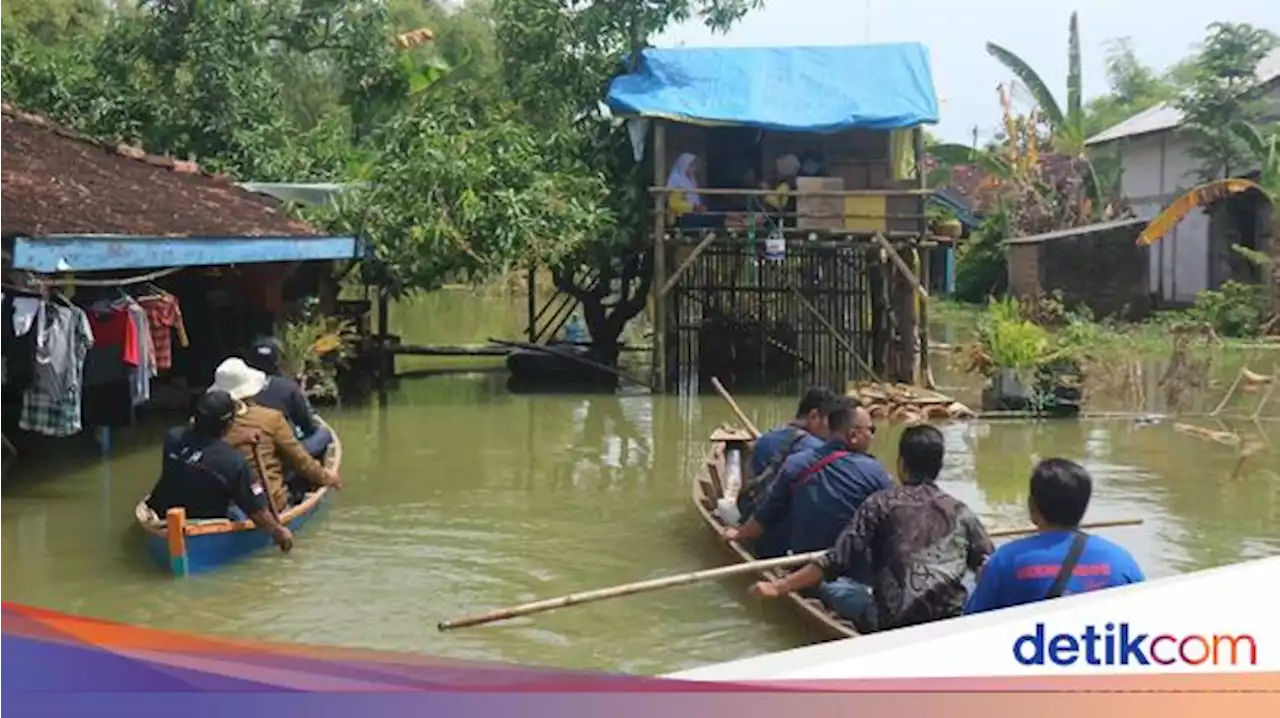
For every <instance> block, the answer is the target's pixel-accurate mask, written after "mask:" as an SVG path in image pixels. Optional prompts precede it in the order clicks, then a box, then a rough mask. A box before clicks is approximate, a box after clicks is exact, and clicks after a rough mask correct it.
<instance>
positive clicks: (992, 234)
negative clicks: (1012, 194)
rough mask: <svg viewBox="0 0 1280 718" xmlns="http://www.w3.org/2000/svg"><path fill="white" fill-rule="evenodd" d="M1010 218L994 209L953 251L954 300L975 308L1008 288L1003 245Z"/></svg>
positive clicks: (1006, 263)
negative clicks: (967, 238) (954, 257)
mask: <svg viewBox="0 0 1280 718" xmlns="http://www.w3.org/2000/svg"><path fill="white" fill-rule="evenodd" d="M1008 221H1009V215H1008V213H1007V212H1006V211H1005V210H1004V209H1003V208H996V209H995V210H994V211H992V212H990V213H988V214H987V216H986V217H984V218H983V220H982V225H981V226H980V227H979V228H978V229H977V230H976V231H975V232H974V233H973V235H972V236H971V237H970V238H969V240H968V241H966V242H963V243H961V244H960V245H959V248H958V249H957V250H956V288H955V298H956V299H957V300H959V301H962V302H971V303H974V304H978V303H981V302H984V301H986V299H987V298H988V297H993V296H1001V295H1003V294H1004V293H1005V291H1006V290H1007V289H1008V286H1009V265H1008V261H1007V259H1006V258H1005V251H1004V244H1003V243H1004V241H1005V240H1006V239H1008V238H1009V228H1008Z"/></svg>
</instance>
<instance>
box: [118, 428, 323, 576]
mask: <svg viewBox="0 0 1280 718" xmlns="http://www.w3.org/2000/svg"><path fill="white" fill-rule="evenodd" d="M316 421H317V422H319V423H320V424H322V425H324V426H329V425H328V424H326V423H325V422H324V420H323V419H321V418H320V417H318V416H317V417H316ZM329 430H330V431H331V432H333V442H332V443H330V444H329V448H328V449H327V450H326V451H325V455H324V459H323V462H322V463H323V464H324V465H325V468H328V469H332V470H334V471H338V470H339V469H340V468H341V467H342V440H341V439H340V438H338V432H336V431H333V428H332V427H330V428H329ZM332 495H333V492H332V491H330V490H329V488H328V487H321V488H319V489H317V490H315V491H311V492H309V493H308V494H307V495H306V496H305V497H304V498H303V500H302V501H301V502H299V503H298V504H296V505H294V506H290V507H289V508H288V509H286V510H285V512H284V513H283V514H281V515H280V522H281V523H283V524H284V525H286V526H288V527H289V530H290V531H293V532H297V531H298V529H300V528H302V526H303V525H304V524H305V523H307V521H308V520H309V519H311V518H312V517H314V516H316V515H317V514H318V513H319V512H320V510H321V509H322V508H323V507H324V506H325V504H326V503H327V502H328V501H329V498H330V497H331V496H332ZM148 498H150V494H148V495H147V496H144V497H142V500H141V501H139V502H138V505H137V506H136V507H135V508H134V518H135V519H136V520H137V522H138V526H139V527H140V528H141V529H142V531H143V533H144V534H145V535H146V542H147V552H148V553H150V554H151V557H152V558H153V559H155V562H156V563H157V564H159V565H160V567H161V568H163V569H165V570H167V571H169V572H171V573H173V574H174V575H175V576H186V575H189V574H192V573H202V572H205V571H209V570H211V569H215V568H218V567H219V566H222V565H223V564H226V563H230V562H232V561H235V560H236V559H239V558H243V557H245V556H247V555H249V554H251V553H253V552H254V551H258V550H259V549H263V548H266V547H268V546H271V545H272V541H271V537H270V536H269V535H268V534H267V533H266V532H265V531H259V530H257V527H256V526H255V525H254V522H253V521H252V520H245V521H233V520H231V519H197V520H187V518H186V512H185V511H183V510H182V509H176V508H175V509H170V511H169V516H157V515H156V512H154V511H152V510H151V507H149V506H147V499H148Z"/></svg>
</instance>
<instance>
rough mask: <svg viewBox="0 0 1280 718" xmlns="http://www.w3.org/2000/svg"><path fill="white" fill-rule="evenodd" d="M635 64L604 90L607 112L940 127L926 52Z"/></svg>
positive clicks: (803, 126) (707, 120)
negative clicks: (607, 89) (637, 66)
mask: <svg viewBox="0 0 1280 718" xmlns="http://www.w3.org/2000/svg"><path fill="white" fill-rule="evenodd" d="M641 58H642V59H641V63H640V66H639V68H638V70H637V71H636V72H635V73H633V74H628V75H622V76H620V77H617V78H615V79H614V81H613V83H612V84H611V85H610V87H609V96H608V105H609V109H610V110H612V111H613V112H615V113H618V114H620V115H639V116H641V117H659V118H666V119H670V120H675V121H678V122H686V123H695V124H698V123H701V124H728V125H745V126H750V127H760V128H763V129H769V130H781V131H790V132H836V131H840V130H847V129H853V128H859V127H860V128H869V129H877V130H890V129H898V128H904V127H914V126H916V125H920V124H932V123H936V122H937V121H938V96H937V93H935V92H934V88H933V75H932V73H931V72H930V69H929V51H928V50H927V49H926V48H925V47H924V46H923V45H920V44H918V43H901V44H888V45H851V46H833V47H767V48H748V47H736V48H649V49H647V50H644V51H643V54H642V56H641Z"/></svg>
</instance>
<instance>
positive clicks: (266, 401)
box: [245, 337, 333, 459]
mask: <svg viewBox="0 0 1280 718" xmlns="http://www.w3.org/2000/svg"><path fill="white" fill-rule="evenodd" d="M245 363H246V364H248V365H249V366H251V367H253V368H254V369H257V370H258V371H261V372H265V373H266V374H267V377H268V378H267V383H266V386H264V387H263V388H262V391H260V392H258V393H257V394H256V395H254V397H253V401H254V403H255V404H258V405H259V406H265V407H267V408H268V409H275V410H276V411H278V412H280V413H281V414H284V416H285V418H286V419H288V420H289V424H291V425H292V426H293V433H294V435H295V436H297V437H298V441H299V442H301V443H302V445H303V446H304V447H305V448H306V450H307V453H308V454H311V455H312V456H313V457H315V458H317V459H318V458H320V456H321V455H323V454H324V452H325V449H328V448H329V444H331V443H333V434H332V433H331V432H330V431H329V429H328V427H325V426H322V425H321V424H320V423H319V422H317V421H316V417H315V414H313V413H312V412H311V403H310V402H308V401H307V395H306V394H305V393H304V392H303V391H302V387H300V386H298V382H296V381H294V380H292V379H290V378H288V377H286V376H282V375H281V374H280V342H279V341H277V340H276V339H275V338H273V337H264V338H262V339H259V340H257V341H256V342H254V344H253V347H252V348H251V350H250V351H249V358H247V359H246V360H245Z"/></svg>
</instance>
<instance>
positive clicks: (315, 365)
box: [280, 302, 359, 402]
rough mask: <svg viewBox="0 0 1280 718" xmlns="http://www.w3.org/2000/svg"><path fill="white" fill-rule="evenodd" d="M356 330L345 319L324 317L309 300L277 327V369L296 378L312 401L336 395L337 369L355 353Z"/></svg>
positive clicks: (329, 399) (335, 397) (335, 398)
mask: <svg viewBox="0 0 1280 718" xmlns="http://www.w3.org/2000/svg"><path fill="white" fill-rule="evenodd" d="M358 341H359V334H358V333H357V332H356V329H355V326H354V325H353V324H352V323H351V322H350V321H349V320H346V319H341V318H338V317H326V316H323V315H321V314H319V313H318V312H317V304H316V303H315V302H310V303H307V304H305V305H304V306H303V307H302V311H301V312H300V313H299V314H298V316H295V317H293V318H291V319H290V320H289V321H287V322H285V323H284V326H283V327H282V329H281V331H280V344H281V352H280V370H281V373H283V374H284V375H285V376H291V377H295V378H297V379H298V380H299V381H301V382H302V384H303V386H305V387H306V393H307V396H308V397H309V398H310V399H311V400H313V401H322V402H330V401H334V400H337V398H338V380H337V379H338V371H339V370H340V369H342V368H344V367H345V366H346V365H347V363H348V362H349V361H350V360H351V359H352V357H354V356H355V351H356V346H357V342H358Z"/></svg>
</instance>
